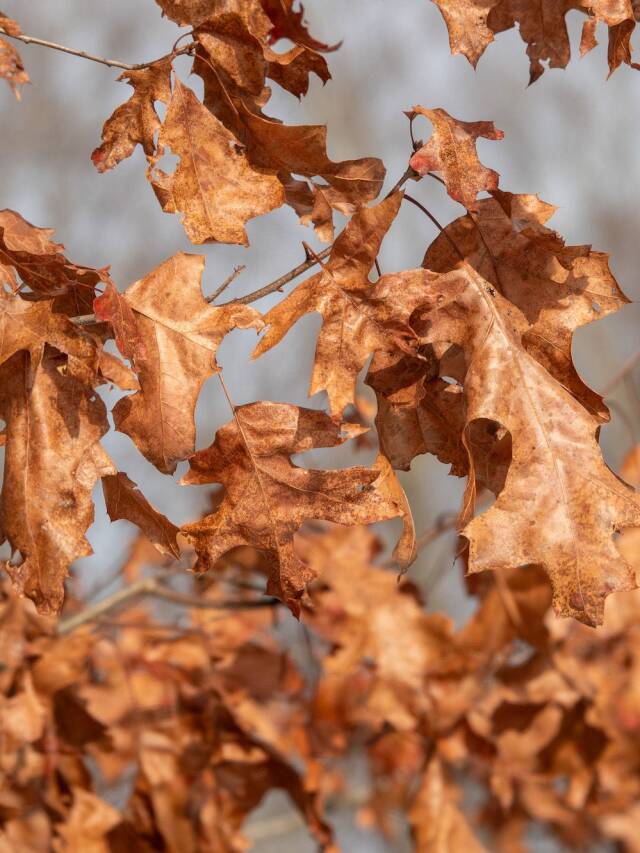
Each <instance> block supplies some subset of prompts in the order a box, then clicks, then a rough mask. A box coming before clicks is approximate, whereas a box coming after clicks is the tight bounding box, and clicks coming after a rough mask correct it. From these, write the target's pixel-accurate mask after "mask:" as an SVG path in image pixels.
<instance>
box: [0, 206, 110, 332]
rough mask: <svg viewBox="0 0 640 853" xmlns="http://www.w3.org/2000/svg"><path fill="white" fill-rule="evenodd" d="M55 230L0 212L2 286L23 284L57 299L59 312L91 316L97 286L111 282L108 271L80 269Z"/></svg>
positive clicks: (17, 214)
mask: <svg viewBox="0 0 640 853" xmlns="http://www.w3.org/2000/svg"><path fill="white" fill-rule="evenodd" d="M52 236H53V229H51V228H37V227H36V226H35V225H32V224H31V223H30V222H27V220H26V219H24V218H23V217H22V216H20V214H19V213H16V212H15V211H13V210H2V211H0V285H6V286H7V287H8V288H9V289H10V290H14V291H15V290H17V288H18V286H19V284H20V283H22V285H24V286H26V287H28V288H30V289H31V290H32V291H34V292H35V293H37V294H39V295H43V296H50V297H53V296H55V297H57V299H56V309H58V310H60V311H64V312H65V313H67V314H69V315H71V316H73V315H79V314H89V313H91V311H92V310H93V308H92V302H93V298H94V295H95V294H94V290H95V287H96V285H98V284H102V283H107V282H108V281H109V280H110V279H109V275H108V269H100V270H97V269H92V268H91V267H84V266H79V265H78V264H74V263H73V262H72V261H70V260H68V259H67V258H66V257H65V255H64V246H63V245H62V244H61V243H54V242H53V240H52V239H51V237H52Z"/></svg>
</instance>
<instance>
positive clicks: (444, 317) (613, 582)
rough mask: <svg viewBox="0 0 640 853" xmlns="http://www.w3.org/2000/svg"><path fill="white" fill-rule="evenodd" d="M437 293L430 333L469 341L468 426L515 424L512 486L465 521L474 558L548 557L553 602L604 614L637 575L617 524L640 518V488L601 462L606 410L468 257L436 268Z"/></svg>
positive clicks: (518, 560) (473, 566) (573, 611)
mask: <svg viewBox="0 0 640 853" xmlns="http://www.w3.org/2000/svg"><path fill="white" fill-rule="evenodd" d="M429 297H430V300H431V309H430V310H429V311H427V312H426V313H427V314H428V316H429V320H430V321H431V328H430V331H429V332H428V334H427V339H428V340H430V342H432V343H433V342H435V341H440V342H442V341H446V342H447V343H455V344H457V345H458V346H460V347H461V348H462V349H463V351H464V353H465V359H466V363H467V371H466V375H465V377H464V383H463V385H464V397H465V412H466V430H468V429H469V427H470V425H471V424H472V423H473V422H474V421H475V420H484V421H494V422H497V423H498V424H499V425H501V426H502V427H503V428H504V429H505V430H507V431H508V432H509V433H510V434H511V441H512V458H511V463H510V466H509V470H508V473H507V476H506V480H505V483H504V487H503V488H502V490H501V491H500V492H499V494H498V497H497V500H496V502H495V503H494V504H493V506H492V507H491V508H490V509H489V510H487V511H486V512H484V513H482V514H481V515H480V516H478V517H476V518H475V519H474V520H473V521H471V522H470V523H469V524H467V525H466V527H465V528H464V530H463V534H464V535H465V536H466V538H467V539H468V540H469V543H470V556H469V570H470V571H471V572H478V571H483V570H485V569H489V568H491V569H495V570H497V571H499V570H504V569H508V568H511V567H516V566H527V565H540V566H542V567H543V568H544V569H545V571H546V572H547V574H548V575H549V578H550V580H551V584H552V587H553V601H554V607H555V609H556V612H557V613H559V614H561V615H564V616H573V617H574V618H577V619H579V620H581V621H584V622H586V623H587V624H599V623H600V622H601V621H602V614H603V608H604V599H605V597H606V596H607V595H608V594H609V593H611V592H613V591H615V590H622V589H632V588H634V586H635V583H634V578H633V571H632V569H631V567H630V566H629V565H628V564H627V563H626V562H625V561H624V560H623V559H622V557H621V555H620V553H619V551H618V549H617V548H616V544H615V542H614V536H615V534H616V533H617V532H619V531H621V530H622V529H624V528H626V527H637V526H640V499H638V497H637V496H636V495H635V494H634V493H633V490H632V489H630V488H629V487H627V486H625V485H624V483H623V482H622V481H621V480H619V479H618V478H617V477H616V476H615V475H614V474H613V473H612V472H611V471H610V470H609V468H608V467H607V466H606V464H605V463H604V461H603V459H602V455H601V452H600V448H599V446H598V443H597V440H596V436H597V431H598V421H597V419H596V418H595V417H594V416H593V415H591V414H590V413H589V412H588V411H587V410H586V409H584V408H583V407H582V406H581V405H580V404H579V403H578V402H577V401H576V400H575V399H574V397H572V396H571V394H569V393H568V392H567V391H566V390H565V389H564V387H563V386H562V385H561V384H560V383H559V382H557V380H555V379H554V378H553V377H552V376H551V374H549V373H548V372H547V371H546V370H545V369H544V368H543V367H542V366H541V365H540V364H539V363H538V362H537V361H536V360H535V359H534V358H533V357H532V356H531V355H530V354H529V353H528V352H527V351H526V350H525V349H524V347H523V346H522V336H523V334H524V333H525V332H526V331H527V328H528V324H527V321H526V319H525V318H524V316H523V314H522V313H521V312H520V311H519V309H518V308H516V306H515V305H513V304H512V303H511V302H509V301H507V300H506V299H505V298H504V297H503V296H501V295H500V294H499V293H498V292H497V291H496V290H495V289H494V288H493V287H492V286H491V285H490V283H489V282H487V281H486V280H485V279H483V278H482V277H481V276H480V275H479V274H478V273H477V272H475V270H473V269H472V268H471V267H470V266H468V265H466V264H464V265H461V267H460V269H459V270H456V271H453V272H451V273H448V274H445V275H443V276H441V277H440V278H439V279H437V280H434V281H433V282H432V284H431V288H430V292H429ZM471 452H472V451H471V448H470V483H469V487H468V491H467V500H466V503H465V507H466V510H468V509H469V508H470V506H471V502H472V498H473V491H474V488H475V476H474V468H473V457H472V456H471Z"/></svg>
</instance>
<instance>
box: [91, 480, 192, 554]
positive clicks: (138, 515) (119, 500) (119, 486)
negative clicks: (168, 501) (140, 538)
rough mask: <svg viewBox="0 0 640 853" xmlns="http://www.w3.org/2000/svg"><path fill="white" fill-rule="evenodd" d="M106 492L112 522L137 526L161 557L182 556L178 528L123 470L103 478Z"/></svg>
mask: <svg viewBox="0 0 640 853" xmlns="http://www.w3.org/2000/svg"><path fill="white" fill-rule="evenodd" d="M102 491H103V492H104V499H105V503H106V505H107V512H108V514H109V518H110V519H111V521H117V520H118V519H124V520H125V521H130V522H131V523H132V524H136V525H137V526H138V527H139V528H140V530H141V531H142V532H143V533H144V535H145V536H146V537H147V539H148V540H149V541H150V542H152V543H153V544H154V545H155V546H156V548H157V549H158V551H160V553H161V554H167V555H168V556H173V557H178V556H179V555H180V547H179V546H178V540H177V536H178V528H177V527H176V526H175V524H172V523H171V522H170V521H169V519H168V518H167V517H166V516H164V515H163V514H162V513H161V512H158V510H156V509H154V508H153V507H152V506H151V504H150V503H149V501H148V500H147V499H146V498H145V496H144V495H143V494H142V492H141V491H140V490H139V488H138V486H137V484H136V483H134V482H133V481H132V480H130V479H129V477H128V476H127V475H126V474H125V473H124V472H122V471H118V473H117V474H111V475H109V476H107V477H103V478H102Z"/></svg>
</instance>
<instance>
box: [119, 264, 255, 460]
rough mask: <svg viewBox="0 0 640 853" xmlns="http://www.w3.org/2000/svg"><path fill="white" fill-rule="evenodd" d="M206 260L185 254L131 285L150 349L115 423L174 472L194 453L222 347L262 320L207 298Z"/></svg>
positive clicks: (129, 295)
mask: <svg viewBox="0 0 640 853" xmlns="http://www.w3.org/2000/svg"><path fill="white" fill-rule="evenodd" d="M203 269H204V258H203V257H202V256H201V255H186V254H182V253H178V254H177V255H174V256H173V257H172V258H170V259H169V260H167V261H165V262H164V263H162V264H161V265H160V266H159V267H157V268H156V269H155V270H154V271H153V272H151V273H149V275H147V276H145V277H144V278H142V279H140V281H137V282H135V283H134V284H132V285H131V286H130V287H129V288H128V289H127V290H126V291H125V293H124V294H122V297H121V298H122V299H123V300H125V301H126V303H127V304H128V305H129V307H130V308H131V309H132V311H133V313H134V315H135V320H136V325H137V328H138V331H139V337H140V341H141V344H142V347H143V351H144V353H145V355H144V358H142V359H139V360H138V362H137V364H136V368H137V372H138V378H139V380H140V386H141V391H139V392H138V393H137V394H133V395H132V396H129V397H123V398H122V399H121V400H119V401H118V403H117V404H116V406H115V408H114V410H113V417H114V421H115V425H116V429H118V430H120V432H124V433H126V434H127V435H129V436H130V437H131V438H132V439H133V440H134V441H135V443H136V445H137V446H138V448H139V450H140V451H141V453H143V454H144V455H145V456H146V457H147V459H148V460H149V461H150V462H152V463H153V464H154V465H155V466H156V467H157V468H159V469H160V471H163V472H164V473H172V472H173V471H175V468H176V464H177V463H178V462H179V461H180V460H182V459H186V458H187V457H188V456H190V455H191V454H192V453H193V451H194V443H195V421H194V409H195V405H196V401H197V399H198V395H199V393H200V389H201V388H202V385H203V384H204V382H205V380H206V379H207V378H208V377H209V376H211V375H212V374H213V373H215V372H216V370H217V366H216V361H215V354H216V350H217V348H218V346H219V344H220V342H221V341H222V339H223V338H224V336H225V335H226V334H227V332H230V331H231V330H232V329H235V328H241V329H243V328H244V329H247V328H254V329H259V328H261V326H262V321H261V319H260V315H259V314H258V312H257V311H255V310H254V309H253V308H250V307H249V306H246V305H224V306H222V307H215V308H214V307H212V306H210V305H209V304H208V303H207V302H206V301H205V299H204V297H203V296H202V290H201V285H200V281H201V277H202V271H203Z"/></svg>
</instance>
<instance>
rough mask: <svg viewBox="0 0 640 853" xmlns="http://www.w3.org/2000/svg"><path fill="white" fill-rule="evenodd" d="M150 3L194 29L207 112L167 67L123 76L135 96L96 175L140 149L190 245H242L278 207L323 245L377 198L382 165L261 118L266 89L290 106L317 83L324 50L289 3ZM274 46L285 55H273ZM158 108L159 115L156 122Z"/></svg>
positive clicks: (164, 63) (196, 67) (310, 132)
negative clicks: (280, 93) (166, 165)
mask: <svg viewBox="0 0 640 853" xmlns="http://www.w3.org/2000/svg"><path fill="white" fill-rule="evenodd" d="M158 3H159V5H160V7H161V8H162V10H163V12H164V13H165V14H166V15H167V16H168V17H169V18H171V19H172V20H174V21H175V22H176V23H178V24H180V25H181V26H186V25H188V26H191V27H192V28H193V32H192V35H193V39H194V41H193V45H192V51H191V52H192V53H193V56H194V61H193V71H194V73H196V74H198V75H199V76H200V77H201V78H202V80H203V82H204V102H201V101H200V100H199V99H198V98H197V97H196V95H195V93H194V92H193V90H192V89H190V88H188V87H187V86H185V85H184V84H183V83H182V82H181V81H180V80H179V79H178V78H177V77H176V76H175V74H174V72H173V70H172V64H171V60H170V59H162V60H159V61H158V62H156V63H153V64H151V65H149V66H148V67H146V68H143V69H141V70H135V71H132V72H125V74H123V75H122V77H121V78H120V79H122V80H126V81H127V82H128V83H129V85H130V86H132V88H133V95H132V96H131V97H130V99H129V100H128V101H127V102H126V103H124V104H123V105H122V106H120V107H118V109H117V110H116V111H115V112H114V113H113V115H112V116H111V117H110V118H109V119H108V120H107V122H106V123H105V126H104V129H103V133H102V144H101V145H100V147H99V148H97V149H96V150H95V151H94V152H93V155H92V159H93V162H94V164H95V165H96V167H97V168H98V170H99V171H101V172H103V171H105V170H107V169H111V168H113V167H114V166H116V165H117V164H118V163H119V162H120V161H121V160H123V159H124V158H126V157H129V156H130V155H131V154H132V153H133V151H134V150H135V148H136V146H137V145H140V146H141V147H142V149H143V151H144V153H145V155H146V157H147V160H148V164H149V167H148V171H147V177H148V179H149V181H150V182H151V185H152V187H153V189H154V191H155V193H156V196H157V197H158V201H159V202H160V205H161V207H162V209H163V210H164V211H166V212H167V213H177V214H180V215H181V218H182V223H183V225H184V228H185V231H186V233H187V236H188V237H189V239H190V240H191V241H192V242H193V243H206V242H212V241H215V242H222V243H240V244H244V245H247V244H248V237H247V233H246V230H245V225H246V223H247V221H248V220H249V219H252V218H253V217H256V216H260V215H262V214H265V213H268V212H269V211H271V210H273V209H275V208H277V207H280V206H281V205H282V204H284V203H287V204H290V205H291V206H292V207H293V208H294V209H295V210H296V212H297V213H298V215H299V216H300V218H301V220H302V222H303V223H304V224H308V223H313V225H314V227H315V228H316V231H317V233H318V234H319V236H320V237H321V239H323V240H326V241H330V240H331V239H332V237H333V211H334V210H337V211H340V212H341V213H345V214H351V213H353V212H354V211H355V210H357V209H358V208H359V207H361V206H362V205H363V204H365V203H366V202H368V201H370V200H371V199H373V198H375V196H377V195H378V193H379V191H380V188H381V186H382V181H383V179H384V175H385V171H384V167H383V165H382V163H381V162H380V161H379V160H377V159H376V158H372V157H366V158H362V159H358V160H345V161H342V162H334V161H332V160H331V159H330V158H329V156H328V154H327V149H326V128H325V127H323V126H319V125H318V126H315V125H313V126H305V125H301V126H289V125H285V124H283V123H282V122H280V121H279V120H278V119H276V118H273V117H271V116H269V115H266V114H265V113H264V112H263V109H264V107H265V106H266V104H267V102H268V100H269V98H270V96H271V90H270V88H269V86H268V85H267V80H271V81H273V82H275V83H277V84H278V85H279V86H281V87H282V88H283V89H285V90H286V91H287V92H289V93H291V94H292V95H294V96H296V97H298V98H299V97H301V96H302V95H304V94H306V93H307V90H308V88H309V81H310V77H311V75H312V74H313V75H315V76H317V77H318V78H319V79H320V80H321V81H322V82H323V83H326V81H327V80H329V78H330V74H329V69H328V67H327V63H326V60H325V58H324V56H323V53H326V52H327V51H329V50H332V49H333V48H330V47H329V46H327V45H325V44H322V43H321V42H318V41H317V40H315V39H313V38H312V37H311V36H310V35H309V33H308V31H307V29H306V27H305V25H304V23H303V10H302V9H301V10H297V9H295V8H294V4H293V2H292V0H281V2H280V0H250V2H245V3H203V2H193V3H187V2H174V1H173V0H167V1H166V2H164V0H158ZM282 39H285V40H287V41H289V43H290V44H291V45H292V46H290V47H289V48H288V49H286V50H285V51H279V50H276V49H275V46H276V45H277V43H278V42H279V41H280V40H282ZM157 102H161V103H163V104H164V105H165V106H166V115H165V117H164V119H163V120H162V121H161V120H160V118H159V116H158V113H157V111H156V106H155V105H156V103H157ZM166 153H172V154H174V155H175V156H177V157H178V158H179V161H178V164H177V166H176V168H175V171H173V172H172V173H167V172H165V171H164V170H163V169H162V162H161V161H162V158H163V156H164V155H165V154H166Z"/></svg>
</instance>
